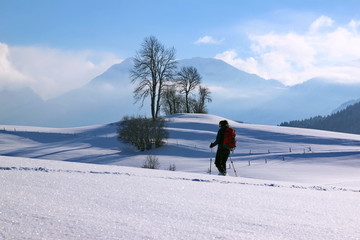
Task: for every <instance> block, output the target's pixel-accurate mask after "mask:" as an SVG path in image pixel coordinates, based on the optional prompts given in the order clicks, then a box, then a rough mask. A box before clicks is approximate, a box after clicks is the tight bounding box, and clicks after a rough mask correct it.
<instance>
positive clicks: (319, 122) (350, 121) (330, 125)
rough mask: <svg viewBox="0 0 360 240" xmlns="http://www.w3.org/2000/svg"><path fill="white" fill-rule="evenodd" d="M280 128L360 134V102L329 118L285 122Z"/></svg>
mask: <svg viewBox="0 0 360 240" xmlns="http://www.w3.org/2000/svg"><path fill="white" fill-rule="evenodd" d="M280 126H287V127H299V128H311V129H320V130H328V131H335V132H344V133H355V134H360V102H358V103H355V104H353V105H350V106H348V107H347V108H345V109H343V110H341V111H338V112H336V113H333V114H331V115H328V116H316V117H312V118H309V119H305V120H295V121H290V122H283V123H281V124H280Z"/></svg>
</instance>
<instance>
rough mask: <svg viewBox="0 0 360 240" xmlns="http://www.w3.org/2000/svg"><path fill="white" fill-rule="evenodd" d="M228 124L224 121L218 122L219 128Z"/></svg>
mask: <svg viewBox="0 0 360 240" xmlns="http://www.w3.org/2000/svg"><path fill="white" fill-rule="evenodd" d="M228 126H229V123H228V122H227V121H226V120H221V121H220V122H219V127H228Z"/></svg>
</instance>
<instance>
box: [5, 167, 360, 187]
mask: <svg viewBox="0 0 360 240" xmlns="http://www.w3.org/2000/svg"><path fill="white" fill-rule="evenodd" d="M0 171H35V172H47V173H52V172H61V173H78V174H104V175H126V176H129V177H132V176H133V177H134V176H135V177H145V178H161V179H169V180H184V181H193V182H201V183H222V184H240V185H250V186H262V187H281V188H296V189H310V190H317V191H349V192H359V193H360V189H358V190H357V189H348V188H342V187H341V188H339V187H324V186H301V185H290V186H285V185H280V184H276V183H249V182H239V181H231V180H219V179H210V180H209V179H202V178H176V177H159V176H143V175H136V174H131V173H127V172H109V171H104V172H101V171H81V170H64V169H48V168H45V167H0ZM227 179H229V178H227Z"/></svg>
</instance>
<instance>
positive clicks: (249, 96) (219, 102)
mask: <svg viewBox="0 0 360 240" xmlns="http://www.w3.org/2000/svg"><path fill="white" fill-rule="evenodd" d="M181 66H194V67H196V68H197V69H198V71H199V73H200V74H201V76H202V85H204V86H206V87H208V88H209V89H210V90H211V92H212V94H211V96H212V100H213V101H212V103H209V104H208V105H207V106H208V110H209V113H211V114H215V115H221V116H224V117H227V118H229V119H234V120H238V121H243V122H247V123H257V124H269V125H276V124H280V123H281V122H284V121H290V120H297V119H304V118H309V117H312V116H317V115H327V114H330V113H331V112H332V111H333V110H334V109H336V108H338V107H339V106H340V105H342V104H343V103H345V102H347V101H351V100H353V99H358V98H359V97H360V94H359V93H360V84H352V85H350V84H340V83H333V82H329V81H326V80H324V79H320V78H319V79H311V80H309V81H307V82H305V83H303V84H299V85H295V86H291V87H289V86H284V85H283V84H282V83H281V82H279V81H276V80H265V79H263V78H261V77H259V76H257V75H254V74H249V73H246V72H243V71H240V70H238V69H237V68H235V67H232V66H231V65H229V64H227V63H225V62H223V61H221V60H217V59H212V58H192V59H185V60H180V61H179V67H181ZM131 67H132V61H131V59H127V60H125V61H123V62H122V63H120V64H115V65H113V66H112V67H110V68H109V69H108V70H107V71H106V72H104V73H103V74H101V75H99V76H98V77H96V78H94V79H92V80H91V81H90V82H89V83H88V84H87V85H85V86H83V87H81V88H79V89H75V90H72V91H70V92H68V93H66V94H64V95H62V96H59V97H56V98H53V99H50V100H47V101H43V100H42V99H41V98H40V97H39V96H38V95H37V94H36V93H34V92H33V91H32V90H31V89H29V88H25V89H20V90H19V89H18V90H8V89H5V90H1V92H0V123H1V124H11V125H33V126H50V127H71V126H85V125H93V124H103V123H110V122H115V121H118V120H120V119H121V118H122V117H123V116H125V115H139V114H140V115H144V114H147V115H149V104H148V103H146V102H145V104H144V106H143V108H142V109H140V104H139V103H138V104H136V105H134V99H133V93H132V92H133V89H134V85H132V84H131V83H130V78H129V69H130V68H131Z"/></svg>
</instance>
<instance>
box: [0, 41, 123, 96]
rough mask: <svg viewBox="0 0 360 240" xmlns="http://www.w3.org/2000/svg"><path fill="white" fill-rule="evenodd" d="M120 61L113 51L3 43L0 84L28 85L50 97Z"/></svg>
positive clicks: (0, 55) (79, 85)
mask: <svg viewBox="0 0 360 240" xmlns="http://www.w3.org/2000/svg"><path fill="white" fill-rule="evenodd" d="M120 61H121V60H120V59H119V58H117V57H116V56H115V55H113V54H111V53H98V52H93V51H79V52H73V51H63V50H59V49H50V48H42V47H9V46H7V45H6V44H0V87H11V86H14V85H15V86H28V87H31V88H32V89H33V90H34V91H35V92H37V93H38V94H39V95H40V96H41V97H42V98H44V99H48V98H52V97H55V96H58V95H60V94H63V93H65V92H67V91H69V90H72V89H74V88H78V87H81V86H83V85H85V84H86V83H87V82H88V81H90V80H91V79H92V78H94V77H95V76H97V75H99V74H101V73H102V72H104V71H105V70H106V69H107V68H109V67H110V66H111V65H112V64H114V63H118V62H120Z"/></svg>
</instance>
